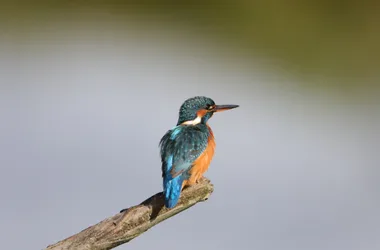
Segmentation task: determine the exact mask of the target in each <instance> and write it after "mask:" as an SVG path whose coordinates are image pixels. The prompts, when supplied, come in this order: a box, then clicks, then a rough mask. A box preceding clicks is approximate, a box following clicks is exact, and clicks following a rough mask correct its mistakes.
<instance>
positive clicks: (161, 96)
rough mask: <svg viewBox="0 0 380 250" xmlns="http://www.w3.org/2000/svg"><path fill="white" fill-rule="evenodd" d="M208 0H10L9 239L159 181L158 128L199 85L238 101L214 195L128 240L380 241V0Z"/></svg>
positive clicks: (97, 215) (210, 246)
mask: <svg viewBox="0 0 380 250" xmlns="http://www.w3.org/2000/svg"><path fill="white" fill-rule="evenodd" d="M148 2H149V1H148ZM204 3H205V4H204V5H197V4H195V3H190V2H189V3H186V4H183V5H179V4H174V3H172V2H171V1H163V2H162V4H161V5H134V4H132V2H130V3H129V2H128V3H125V2H124V3H123V2H121V1H111V2H110V1H108V4H102V3H101V2H100V1H94V2H92V3H90V2H89V1H79V2H76V1H56V2H54V3H53V2H51V1H49V2H38V1H36V2H34V3H29V2H24V3H22V2H18V3H4V4H3V5H2V7H1V10H0V13H1V17H0V21H1V22H0V23H1V24H0V28H1V29H0V30H1V33H0V38H1V40H0V90H1V91H0V119H1V123H0V168H1V174H0V197H1V213H0V235H1V236H0V238H1V244H2V248H3V249H42V248H44V247H46V246H47V245H48V244H51V243H54V242H56V241H58V240H61V239H63V238H66V237H68V236H70V235H72V234H74V233H77V232H79V231H80V230H82V229H84V228H86V227H88V226H90V225H92V224H95V223H97V222H98V221H100V220H102V219H103V218H105V217H108V216H111V215H113V214H115V213H117V212H118V211H119V210H120V209H122V208H125V207H128V206H131V205H135V204H138V203H139V202H141V201H143V200H144V199H145V198H147V197H148V196H150V195H152V194H154V193H156V192H158V191H160V190H161V176H160V175H161V172H160V160H159V153H158V141H159V140H160V138H161V136H162V135H163V134H164V133H165V132H166V131H167V130H168V129H170V128H171V127H173V126H174V125H175V124H176V120H177V114H178V108H179V106H180V104H181V103H182V102H183V101H184V100H185V99H186V98H188V97H192V96H195V95H206V96H209V97H211V98H213V99H214V100H215V101H216V102H217V103H221V104H229V103H231V104H239V105H240V108H239V109H236V110H233V111H230V112H225V113H221V114H216V115H215V116H214V117H213V118H212V120H211V121H210V125H211V126H212V128H213V130H214V133H215V136H216V140H217V149H216V155H215V158H214V160H213V162H212V164H211V167H210V169H209V171H208V172H207V177H209V178H210V179H211V180H212V182H213V183H214V185H215V192H214V194H213V195H212V196H211V198H210V199H209V201H208V202H205V203H202V204H199V205H197V206H195V207H193V208H191V209H190V210H188V211H186V212H184V213H181V214H179V215H178V216H176V217H174V218H172V219H170V220H167V221H165V222H163V223H162V224H160V225H158V226H156V227H155V228H153V229H151V230H150V231H148V232H146V233H145V234H143V235H142V236H141V237H139V238H137V239H135V240H133V241H131V242H130V243H129V244H127V245H123V246H120V247H119V248H118V249H136V250H143V249H152V248H156V249H165V248H171V249H175V248H181V249H182V250H187V249H189V250H190V249H194V248H198V249H207V250H214V249H260V250H276V249H290V250H296V249H302V250H314V249H315V250H317V249H318V250H322V249H323V250H330V249H331V250H340V249H344V250H351V249H352V250H356V249H357V250H359V249H360V250H363V249H364V250H376V249H379V246H380V218H379V211H380V198H379V195H380V190H379V188H380V185H379V177H380V171H379V163H380V159H379V153H378V152H379V148H380V136H379V126H380V112H379V107H380V106H379V93H380V92H379V86H378V84H377V82H378V79H379V78H378V68H379V67H378V66H379V64H378V61H377V60H378V58H379V57H378V56H377V55H378V52H379V48H378V44H379V33H378V32H376V27H378V21H379V16H378V15H376V13H375V11H374V8H375V7H376V6H372V3H368V4H365V2H362V3H361V4H348V3H347V4H345V5H343V4H341V5H339V4H337V3H336V4H334V3H328V2H327V1H326V2H324V1H321V2H320V3H319V4H314V5H312V4H305V3H301V2H299V1H291V2H290V3H288V4H279V3H276V2H274V1H267V3H258V2H257V3H255V4H254V3H251V2H250V1H237V2H236V3H235V4H234V5H231V4H230V5H228V4H226V3H225V2H224V1H221V2H220V3H218V4H215V3H213V2H211V1H205V2H204ZM318 39H319V40H318Z"/></svg>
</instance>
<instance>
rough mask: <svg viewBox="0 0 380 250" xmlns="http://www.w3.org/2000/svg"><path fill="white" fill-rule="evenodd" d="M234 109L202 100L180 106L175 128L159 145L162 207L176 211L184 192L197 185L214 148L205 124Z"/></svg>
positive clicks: (207, 99)
mask: <svg viewBox="0 0 380 250" xmlns="http://www.w3.org/2000/svg"><path fill="white" fill-rule="evenodd" d="M237 107H239V105H234V104H228V105H216V104H215V102H214V101H213V100H212V99H211V98H209V97H205V96H195V97H192V98H189V99H187V100H185V101H184V102H183V104H182V105H181V107H180V109H179V116H178V122H177V125H176V126H175V127H173V128H172V129H170V130H168V131H167V132H166V133H165V135H164V136H163V137H162V138H161V140H160V143H159V147H160V155H161V163H162V167H161V169H162V179H163V194H164V199H165V202H164V204H165V207H167V208H169V209H170V208H173V207H175V206H176V204H177V203H178V200H179V197H180V195H181V191H182V190H183V188H184V187H187V186H191V185H194V184H196V183H197V182H198V181H199V180H200V179H201V178H202V176H203V174H204V173H205V172H206V171H207V169H208V168H209V165H210V162H211V160H212V158H213V156H214V151H215V146H216V144H215V139H214V134H213V131H212V130H211V128H210V126H209V125H208V120H209V119H210V118H211V117H212V116H213V114H214V113H216V112H221V111H225V110H229V109H233V108H237Z"/></svg>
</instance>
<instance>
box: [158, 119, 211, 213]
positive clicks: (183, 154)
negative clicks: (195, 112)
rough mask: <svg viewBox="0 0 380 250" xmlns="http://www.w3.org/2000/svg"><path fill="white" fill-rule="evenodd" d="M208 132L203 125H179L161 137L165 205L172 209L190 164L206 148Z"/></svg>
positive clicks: (187, 177) (187, 174)
mask: <svg viewBox="0 0 380 250" xmlns="http://www.w3.org/2000/svg"><path fill="white" fill-rule="evenodd" d="M208 136H209V130H208V129H207V126H206V125H205V124H198V125H196V126H186V125H179V126H177V127H175V128H173V129H172V130H169V131H168V132H167V133H166V134H165V135H164V137H162V139H161V142H160V146H161V161H162V177H163V187H164V195H165V205H166V207H168V208H172V207H174V206H175V205H176V204H177V202H178V199H179V196H180V195H181V189H182V183H183V181H184V180H187V179H189V172H188V171H189V170H190V169H191V167H192V163H193V162H194V161H195V160H196V159H197V158H198V157H199V155H201V154H202V152H203V151H204V150H205V149H206V147H207V140H208Z"/></svg>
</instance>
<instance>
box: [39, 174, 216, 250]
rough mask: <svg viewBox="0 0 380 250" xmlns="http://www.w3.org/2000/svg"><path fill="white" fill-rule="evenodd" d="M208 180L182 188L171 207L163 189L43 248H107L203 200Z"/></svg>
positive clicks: (127, 239) (60, 249)
mask: <svg viewBox="0 0 380 250" xmlns="http://www.w3.org/2000/svg"><path fill="white" fill-rule="evenodd" d="M213 190H214V187H213V185H212V184H211V183H210V181H209V180H208V179H206V178H203V179H202V180H201V181H200V182H199V183H198V184H196V185H194V186H191V187H188V188H185V189H184V190H183V191H182V194H181V198H180V200H179V202H178V204H177V206H175V207H174V208H172V209H167V208H166V207H165V206H164V197H163V194H162V193H157V194H155V195H153V196H152V197H150V198H149V199H147V200H145V201H143V202H142V203H141V204H140V205H137V206H133V207H130V208H127V209H124V210H122V211H121V212H120V213H118V214H116V215H114V216H112V217H109V218H107V219H105V220H103V221H101V222H99V223H98V224H96V225H93V226H91V227H89V228H87V229H85V230H83V231H81V232H79V233H78V234H75V235H73V236H71V237H69V238H67V239H64V240H62V241H59V242H57V243H55V244H53V245H50V246H48V247H47V248H46V250H58V249H59V250H73V249H75V250H89V249H91V250H106V249H112V248H115V247H117V246H119V245H121V244H124V243H127V242H129V241H130V240H132V239H134V238H136V237H137V236H139V235H140V234H142V233H144V232H145V231H147V230H148V229H150V228H151V227H153V226H154V225H156V224H158V223H160V222H162V221H164V220H166V219H168V218H170V217H172V216H174V215H176V214H178V213H180V212H182V211H184V210H186V209H188V208H190V207H192V206H193V205H195V204H196V203H198V202H200V201H205V200H207V199H208V197H209V196H210V195H211V193H212V192H213Z"/></svg>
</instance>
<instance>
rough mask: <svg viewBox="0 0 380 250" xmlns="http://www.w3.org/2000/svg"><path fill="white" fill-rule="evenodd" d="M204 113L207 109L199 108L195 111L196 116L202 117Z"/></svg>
mask: <svg viewBox="0 0 380 250" xmlns="http://www.w3.org/2000/svg"><path fill="white" fill-rule="evenodd" d="M205 114H207V110H206V109H200V110H198V112H197V116H198V117H203V116H204V115H205Z"/></svg>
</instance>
